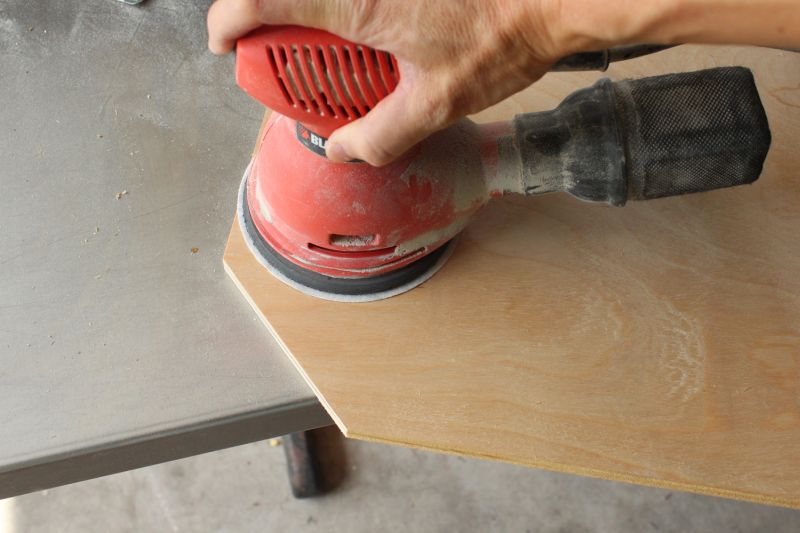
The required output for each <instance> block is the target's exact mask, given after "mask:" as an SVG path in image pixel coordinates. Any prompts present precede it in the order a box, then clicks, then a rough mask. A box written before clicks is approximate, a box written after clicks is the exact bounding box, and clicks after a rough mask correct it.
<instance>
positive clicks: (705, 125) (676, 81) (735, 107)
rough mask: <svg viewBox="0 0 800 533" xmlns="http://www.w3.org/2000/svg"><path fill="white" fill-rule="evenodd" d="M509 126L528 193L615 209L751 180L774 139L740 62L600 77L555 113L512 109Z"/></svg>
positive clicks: (747, 75) (748, 74) (757, 172)
mask: <svg viewBox="0 0 800 533" xmlns="http://www.w3.org/2000/svg"><path fill="white" fill-rule="evenodd" d="M514 130H515V133H514V134H515V140H516V143H517V145H518V147H519V151H520V156H521V159H522V181H523V184H524V189H525V191H526V192H527V193H529V194H537V193H540V192H551V191H565V192H568V193H570V194H571V195H573V196H575V197H577V198H580V199H582V200H587V201H594V202H606V203H609V204H611V205H615V206H622V205H625V202H626V201H627V200H649V199H654V198H662V197H666V196H676V195H681V194H689V193H696V192H703V191H709V190H713V189H720V188H724V187H733V186H736V185H743V184H747V183H752V182H753V181H755V180H756V179H758V176H759V175H760V173H761V169H762V166H763V163H764V159H765V158H766V155H767V152H768V150H769V146H770V142H771V136H770V131H769V124H768V122H767V117H766V114H765V112H764V108H763V106H762V104H761V100H760V98H759V95H758V90H757V89H756V86H755V82H754V80H753V75H752V73H751V72H750V70H749V69H746V68H742V67H723V68H714V69H708V70H702V71H698V72H688V73H681V74H669V75H665V76H655V77H651V78H643V79H639V80H632V81H627V80H626V81H621V82H617V83H612V82H611V81H609V80H608V79H604V80H600V81H599V82H597V83H596V84H595V85H594V86H592V87H590V88H587V89H584V90H581V91H578V92H576V93H573V94H572V95H570V96H569V97H568V98H567V99H565V100H564V102H562V104H561V105H560V106H559V107H558V108H556V109H555V110H553V111H548V112H544V113H528V114H524V115H518V116H517V117H515V118H514Z"/></svg>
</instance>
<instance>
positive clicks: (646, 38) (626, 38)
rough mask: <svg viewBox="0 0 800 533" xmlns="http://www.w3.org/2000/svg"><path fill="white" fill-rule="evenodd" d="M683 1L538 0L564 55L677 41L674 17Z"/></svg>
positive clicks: (535, 0) (558, 46)
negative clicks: (636, 44)
mask: <svg viewBox="0 0 800 533" xmlns="http://www.w3.org/2000/svg"><path fill="white" fill-rule="evenodd" d="M682 1H683V0H617V1H616V2H614V3H613V7H612V6H609V2H608V0H573V1H566V0H534V2H536V3H539V4H547V5H546V6H544V9H545V10H547V11H549V12H548V13H546V16H547V18H548V21H549V24H550V31H551V33H552V34H553V40H554V41H555V42H556V43H557V45H556V47H557V48H559V50H560V54H561V55H562V56H563V55H568V54H572V53H575V52H582V51H587V50H598V49H601V48H609V47H612V46H616V45H621V44H633V43H643V42H648V43H653V44H673V43H674V36H672V35H670V33H669V28H670V27H672V26H673V25H672V24H670V21H671V20H674V19H675V14H676V13H677V12H678V11H679V10H680V3H681V2H682Z"/></svg>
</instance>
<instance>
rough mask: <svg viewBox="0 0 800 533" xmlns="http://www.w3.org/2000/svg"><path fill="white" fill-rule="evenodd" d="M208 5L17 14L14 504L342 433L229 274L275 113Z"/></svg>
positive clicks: (0, 78)
mask: <svg viewBox="0 0 800 533" xmlns="http://www.w3.org/2000/svg"><path fill="white" fill-rule="evenodd" d="M207 4H208V2H206V3H203V2H197V3H186V2H177V1H171V0H159V1H158V2H147V3H145V4H142V5H141V6H140V7H130V6H125V5H123V4H120V3H117V2H110V1H108V0H82V1H81V2H57V1H49V2H15V3H11V4H5V5H0V22H1V23H2V25H0V28H2V31H0V72H2V73H3V74H2V75H0V95H2V100H3V104H2V105H0V126H2V127H0V162H2V165H0V271H1V272H2V275H0V428H2V429H0V498H5V497H9V496H13V495H17V494H22V493H25V492H29V491H33V490H38V489H44V488H48V487H53V486H56V485H61V484H65V483H71V482H75V481H79V480H84V479H88V478H92V477H97V476H101V475H106V474H111V473H114V472H119V471H124V470H128V469H132V468H137V467H141V466H145V465H150V464H154V463H158V462H162V461H168V460H172V459H178V458H181V457H185V456H189V455H194V454H198V453H204V452H208V451H211V450H216V449H220V448H224V447H228V446H234V445H238V444H243V443H246V442H252V441H256V440H259V439H264V438H268V437H272V436H277V435H282V434H286V433H290V432H295V431H301V430H305V429H310V428H314V427H319V426H323V425H327V424H330V423H331V422H330V419H329V418H328V416H327V415H326V414H325V412H324V410H323V409H322V407H321V406H320V404H319V402H318V401H317V400H316V398H315V397H314V395H313V393H312V392H311V390H310V389H309V388H308V386H307V385H306V384H305V383H304V382H303V380H302V378H301V377H300V376H299V375H298V374H297V373H296V372H295V370H294V369H293V368H292V365H291V363H290V362H289V361H288V360H286V358H285V356H284V355H283V354H282V352H281V350H280V348H279V347H278V345H277V344H276V343H275V341H273V340H272V338H271V336H270V335H269V334H268V333H267V332H266V331H264V329H263V328H262V327H261V325H260V324H259V323H258V322H257V321H256V318H255V316H254V315H253V313H252V311H251V310H250V309H249V308H248V306H247V303H246V302H245V301H244V300H243V299H242V298H241V297H240V295H239V294H238V291H237V290H236V288H235V287H234V286H233V284H232V283H231V282H230V280H228V279H227V277H226V276H225V273H224V271H223V268H222V263H221V256H222V251H223V247H224V245H225V240H226V236H227V234H228V230H229V229H230V214H231V209H232V207H233V206H234V205H235V201H236V190H237V187H238V184H239V180H240V178H241V175H242V171H243V170H244V168H245V166H246V165H247V161H248V158H249V152H250V150H252V145H253V140H254V139H255V136H256V132H257V131H258V127H259V123H260V119H261V116H262V114H263V108H262V107H261V106H259V105H258V104H255V103H254V102H252V101H251V100H250V99H249V98H248V97H247V96H245V95H244V94H242V93H241V91H240V90H239V89H238V88H237V87H236V86H235V84H234V78H233V57H226V58H217V57H214V56H212V55H211V54H210V53H208V51H207V50H206V44H205V32H204V27H205V12H206V9H207Z"/></svg>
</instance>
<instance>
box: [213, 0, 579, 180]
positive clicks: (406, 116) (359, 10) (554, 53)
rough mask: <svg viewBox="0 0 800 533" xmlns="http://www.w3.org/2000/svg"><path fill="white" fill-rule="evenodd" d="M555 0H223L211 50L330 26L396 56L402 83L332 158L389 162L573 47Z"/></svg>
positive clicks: (344, 137)
mask: <svg viewBox="0 0 800 533" xmlns="http://www.w3.org/2000/svg"><path fill="white" fill-rule="evenodd" d="M558 4H559V2H558V1H556V0H522V1H507V0H456V1H453V0H403V1H401V2H400V1H380V0H371V1H370V0H327V1H322V0H316V1H315V0H292V1H289V0H261V1H259V0H218V1H217V2H215V3H214V4H213V5H212V6H211V9H210V10H209V14H208V30H209V48H210V49H211V51H212V52H214V53H217V54H224V53H227V52H230V51H231V50H232V49H233V46H234V44H235V41H236V39H237V38H238V37H240V36H242V35H244V34H246V33H247V32H249V31H251V30H253V29H255V28H257V27H259V26H261V25H262V24H270V25H280V24H296V25H300V26H306V27H312V28H322V29H325V30H327V31H330V32H331V33H335V34H337V35H339V36H341V37H343V38H345V39H349V40H351V41H353V42H356V43H360V44H364V45H367V46H371V47H373V48H376V49H378V50H384V51H387V52H391V53H392V54H394V55H395V57H396V58H397V61H398V67H399V69H400V83H399V84H398V86H397V88H396V89H395V90H394V92H393V93H392V94H390V95H389V96H387V97H386V98H384V99H383V100H382V101H381V102H379V103H378V105H376V106H375V108H374V109H372V111H370V112H369V113H368V114H367V115H366V116H364V117H363V118H361V119H359V120H356V121H354V122H353V123H351V124H348V125H347V126H344V127H342V128H340V129H338V130H337V131H335V132H334V133H333V135H332V136H331V138H330V139H329V140H328V144H327V154H328V157H329V158H330V159H331V160H333V161H339V162H343V161H348V160H352V159H361V160H363V161H366V162H368V163H370V164H372V165H384V164H387V163H389V162H391V161H393V160H394V159H396V158H397V157H399V156H400V155H402V154H403V153H404V152H405V151H407V150H408V149H409V148H411V147H412V146H414V145H415V144H416V143H418V142H419V141H421V140H422V139H424V138H425V137H427V136H428V135H430V134H431V133H433V132H435V131H438V130H440V129H442V128H445V127H447V126H448V125H450V124H452V123H453V122H455V121H457V120H458V119H460V118H462V117H463V116H465V115H467V114H469V113H474V112H477V111H480V110H482V109H484V108H486V107H488V106H490V105H492V104H494V103H496V102H499V101H500V100H502V99H503V98H505V97H507V96H510V95H511V94H514V93H516V92H518V91H520V90H522V89H524V88H525V87H527V86H528V85H530V84H531V83H533V82H534V81H536V80H537V79H538V78H539V77H541V76H542V75H543V74H544V73H545V72H546V71H547V69H548V67H549V66H550V65H551V64H552V63H553V62H554V61H556V60H557V59H558V58H560V57H561V56H563V55H565V53H566V52H567V50H566V47H565V46H564V45H562V42H563V39H562V38H561V35H559V32H558V28H557V27H556V21H557V20H558V18H557V11H558Z"/></svg>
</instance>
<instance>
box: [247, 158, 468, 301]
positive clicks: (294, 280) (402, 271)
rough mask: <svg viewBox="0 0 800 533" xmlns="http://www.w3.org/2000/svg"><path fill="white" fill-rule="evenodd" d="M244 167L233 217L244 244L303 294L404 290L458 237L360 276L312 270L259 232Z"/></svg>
mask: <svg viewBox="0 0 800 533" xmlns="http://www.w3.org/2000/svg"><path fill="white" fill-rule="evenodd" d="M251 166H252V163H251V164H250V165H249V166H248V167H247V170H245V172H244V177H243V178H242V183H241V185H240V187H239V201H238V206H237V218H238V219H239V227H240V228H241V230H242V235H243V236H244V240H245V242H246V243H247V247H248V248H249V249H250V252H251V253H252V254H253V256H254V257H255V258H256V259H257V260H258V262H259V263H261V264H262V265H263V266H264V267H265V268H266V269H267V270H268V271H269V272H270V273H271V274H272V275H273V276H275V277H276V278H278V279H279V280H281V281H282V282H283V283H285V284H287V285H289V286H290V287H292V288H294V289H296V290H298V291H300V292H303V293H305V294H308V295H311V296H315V297H317V298H322V299H324V300H332V301H335V302H373V301H376V300H383V299H385V298H390V297H392V296H396V295H398V294H402V293H404V292H407V291H409V290H411V289H413V288H414V287H417V286H418V285H420V284H422V283H423V282H425V281H427V280H428V279H430V277H431V276H433V275H434V274H435V273H436V272H438V271H439V269H440V268H442V266H443V265H444V264H445V262H446V261H447V259H448V258H449V257H450V255H452V253H453V250H454V248H455V245H456V241H457V240H458V237H455V238H453V239H450V240H449V241H448V242H446V243H445V244H443V245H442V246H440V247H439V248H437V249H436V250H434V251H433V252H431V253H429V254H427V255H425V256H423V257H421V258H420V259H418V260H416V261H414V262H413V263H409V264H408V265H406V266H404V267H401V268H398V269H397V270H393V271H391V272H387V273H385V274H380V275H378V276H369V277H363V278H337V277H333V276H326V275H324V274H320V273H319V272H314V271H313V270H309V269H306V268H303V267H301V266H300V265H297V264H295V263H293V262H292V261H289V260H288V259H286V258H285V257H283V256H282V255H280V253H278V252H277V251H276V250H275V249H274V248H273V247H272V246H270V244H269V243H268V242H267V241H266V240H265V239H264V237H262V236H261V233H259V231H258V229H257V228H256V226H255V223H254V222H253V219H252V217H251V216H250V208H249V207H248V203H247V179H248V177H249V176H250V168H251Z"/></svg>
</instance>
